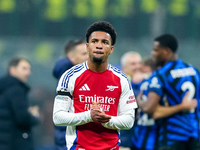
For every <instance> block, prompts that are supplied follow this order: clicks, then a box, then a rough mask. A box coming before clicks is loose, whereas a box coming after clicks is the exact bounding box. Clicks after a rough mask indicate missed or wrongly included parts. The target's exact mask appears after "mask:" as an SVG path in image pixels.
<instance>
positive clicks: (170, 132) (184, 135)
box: [143, 34, 200, 150]
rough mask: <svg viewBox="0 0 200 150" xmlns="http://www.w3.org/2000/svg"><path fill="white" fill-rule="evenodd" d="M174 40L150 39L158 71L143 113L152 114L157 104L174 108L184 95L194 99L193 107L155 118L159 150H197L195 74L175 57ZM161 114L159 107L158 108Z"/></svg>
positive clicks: (167, 37) (196, 80) (189, 66)
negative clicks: (157, 119)
mask: <svg viewBox="0 0 200 150" xmlns="http://www.w3.org/2000/svg"><path fill="white" fill-rule="evenodd" d="M177 48H178V42H177V39H176V38H175V37H174V36H173V35H170V34H164V35H161V36H159V37H157V38H156V39H155V40H154V47H153V51H152V55H153V57H154V58H155V60H156V63H157V65H159V66H161V68H160V69H159V70H158V71H156V73H155V74H154V75H153V76H152V78H151V81H150V85H149V93H148V100H147V102H146V103H144V105H143V111H144V112H147V113H149V114H152V113H154V112H155V110H157V106H158V104H160V105H162V106H178V105H179V104H181V102H182V99H183V97H184V96H185V94H186V93H187V92H188V99H189V100H192V99H193V98H195V99H197V102H198V104H197V107H196V108H195V109H192V110H190V111H181V112H178V113H175V114H173V115H171V116H168V117H165V118H162V119H159V137H158V143H159V145H158V149H159V150H172V149H174V150H180V149H181V150H197V149H200V147H199V146H200V144H199V135H200V134H199V116H200V115H199V91H200V89H199V88H200V87H199V86H200V81H199V80H200V79H199V72H198V71H197V70H196V69H195V68H194V67H193V66H192V65H190V64H187V63H184V62H183V61H182V60H180V59H178V58H177V54H176V52H177ZM160 109H161V110H160V112H162V108H160Z"/></svg>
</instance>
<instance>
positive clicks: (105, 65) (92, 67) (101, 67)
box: [87, 61, 108, 72]
mask: <svg viewBox="0 0 200 150" xmlns="http://www.w3.org/2000/svg"><path fill="white" fill-rule="evenodd" d="M87 65H88V67H89V69H90V70H92V71H94V72H104V71H106V70H107V69H108V62H104V63H101V64H98V63H94V62H91V61H88V63H87Z"/></svg>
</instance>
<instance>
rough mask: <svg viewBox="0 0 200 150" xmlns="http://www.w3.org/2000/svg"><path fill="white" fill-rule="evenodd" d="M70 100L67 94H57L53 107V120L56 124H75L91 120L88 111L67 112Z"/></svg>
mask: <svg viewBox="0 0 200 150" xmlns="http://www.w3.org/2000/svg"><path fill="white" fill-rule="evenodd" d="M71 105H72V100H71V98H70V97H69V96H64V95H57V96H56V97H55V101H54V107H53V122H54V124H55V125H57V126H76V125H82V124H86V123H88V122H91V121H92V119H91V115H90V111H85V112H81V113H69V108H70V106H71Z"/></svg>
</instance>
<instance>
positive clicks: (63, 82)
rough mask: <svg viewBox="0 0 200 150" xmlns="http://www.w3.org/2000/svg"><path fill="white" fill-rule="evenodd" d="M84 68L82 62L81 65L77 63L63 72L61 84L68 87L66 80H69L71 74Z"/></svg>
mask: <svg viewBox="0 0 200 150" xmlns="http://www.w3.org/2000/svg"><path fill="white" fill-rule="evenodd" d="M83 68H84V66H83V64H81V65H77V66H75V67H73V68H72V69H70V70H69V71H68V72H67V73H66V74H65V77H64V78H63V81H62V86H64V87H66V88H67V87H68V82H69V79H70V77H71V76H73V74H74V73H77V72H79V71H80V70H82V69H83Z"/></svg>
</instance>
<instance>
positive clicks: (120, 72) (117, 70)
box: [110, 65, 131, 90]
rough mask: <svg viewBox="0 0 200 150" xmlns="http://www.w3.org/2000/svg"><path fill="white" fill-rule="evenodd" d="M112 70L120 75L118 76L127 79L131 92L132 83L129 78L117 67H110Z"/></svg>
mask: <svg viewBox="0 0 200 150" xmlns="http://www.w3.org/2000/svg"><path fill="white" fill-rule="evenodd" d="M110 68H111V69H112V70H113V71H114V72H116V73H118V74H120V75H122V76H123V77H125V78H126V80H127V82H128V84H129V89H130V90H131V83H130V81H129V79H128V76H127V75H126V74H125V73H123V72H122V71H121V70H120V69H118V68H116V67H114V66H112V65H110Z"/></svg>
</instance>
